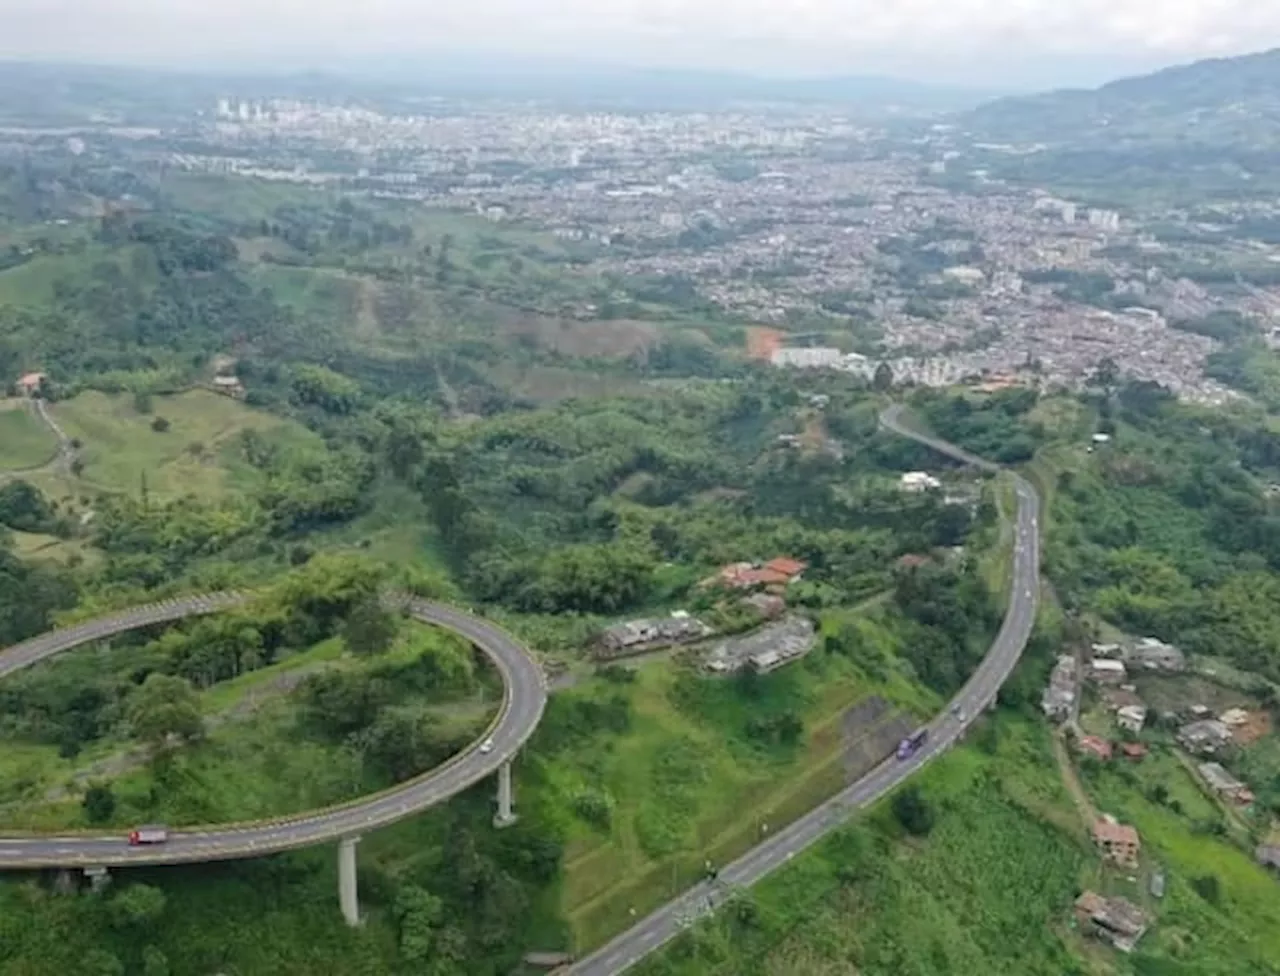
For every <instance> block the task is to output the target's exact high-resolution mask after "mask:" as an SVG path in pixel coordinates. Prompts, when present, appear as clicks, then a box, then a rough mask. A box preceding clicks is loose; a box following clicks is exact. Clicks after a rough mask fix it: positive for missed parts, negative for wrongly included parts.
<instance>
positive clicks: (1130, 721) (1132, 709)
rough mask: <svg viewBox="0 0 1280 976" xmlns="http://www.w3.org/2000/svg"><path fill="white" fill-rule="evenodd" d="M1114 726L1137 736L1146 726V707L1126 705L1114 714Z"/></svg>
mask: <svg viewBox="0 0 1280 976" xmlns="http://www.w3.org/2000/svg"><path fill="white" fill-rule="evenodd" d="M1116 724H1117V725H1119V726H1120V728H1122V729H1126V730H1128V731H1129V732H1133V733H1135V734H1137V733H1138V732H1141V731H1142V727H1143V726H1144V725H1146V724H1147V707H1146V706H1145V705H1126V706H1125V707H1124V708H1122V709H1120V710H1119V711H1117V712H1116Z"/></svg>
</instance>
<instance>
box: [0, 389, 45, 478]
mask: <svg viewBox="0 0 1280 976" xmlns="http://www.w3.org/2000/svg"><path fill="white" fill-rule="evenodd" d="M57 450H58V440H57V438H56V437H54V435H53V431H51V430H49V428H48V427H46V426H45V425H44V423H43V422H42V421H41V420H40V418H39V417H38V416H36V414H35V411H34V410H33V409H31V408H30V406H29V405H28V404H27V402H26V401H25V400H0V478H2V477H4V474H5V472H6V471H18V470H21V469H23V468H35V467H39V466H40V465H42V464H46V463H47V462H49V461H50V460H52V459H53V456H54V454H56V453H57Z"/></svg>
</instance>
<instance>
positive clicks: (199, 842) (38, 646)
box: [0, 593, 547, 869]
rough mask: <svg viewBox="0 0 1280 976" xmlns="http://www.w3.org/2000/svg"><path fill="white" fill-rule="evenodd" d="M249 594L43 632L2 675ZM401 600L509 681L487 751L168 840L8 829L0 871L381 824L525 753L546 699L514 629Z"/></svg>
mask: <svg viewBox="0 0 1280 976" xmlns="http://www.w3.org/2000/svg"><path fill="white" fill-rule="evenodd" d="M246 599H247V598H246V597H245V596H243V595H241V594H238V593H217V594H212V595H208V596H197V597H187V598H183V599H177V600H168V601H165V602H163V603H155V604H149V605H147V606H143V607H136V608H134V609H131V610H126V611H123V612H121V613H118V614H114V615H112V616H109V617H101V618H97V619H94V620H90V621H88V622H86V623H82V624H79V625H77V626H74V627H68V628H66V629H64V630H56V631H52V632H50V633H47V634H42V635H41V636H39V637H35V638H33V639H31V640H29V641H27V642H26V643H23V644H18V645H16V646H14V647H10V648H8V649H7V650H4V651H0V678H3V677H4V676H5V675H8V674H12V673H13V672H15V671H19V670H21V669H22V668H26V667H30V666H31V665H32V664H35V663H36V662H37V661H42V660H44V659H46V658H49V657H53V656H54V655H55V654H60V653H62V652H63V651H68V650H71V649H72V648H74V647H79V646H81V645H83V644H87V643H89V642H91V641H96V640H102V639H103V638H106V637H112V636H115V635H117V634H122V633H125V632H127V631H130V630H136V629H137V628H139V627H148V626H151V625H154V624H159V623H167V622H171V621H175V620H182V619H186V618H188V617H198V616H203V615H207V614H212V613H219V612H221V611H224V610H229V609H231V608H232V607H235V606H239V605H241V604H243V603H244V602H245V601H246ZM405 608H406V610H407V612H408V613H409V615H410V616H411V617H413V618H414V619H415V620H419V621H421V622H422V623H426V624H433V625H435V626H437V627H443V628H445V629H446V630H450V631H452V632H454V633H455V634H458V635H459V636H461V637H464V638H466V639H467V640H469V641H470V642H471V643H472V644H474V645H475V646H476V647H478V648H479V649H480V650H481V651H482V652H483V653H484V654H486V655H487V656H488V657H489V659H490V660H491V661H492V662H493V664H494V666H495V667H496V668H497V669H498V672H499V674H500V675H501V677H502V683H503V687H504V693H503V698H502V706H501V708H500V709H499V711H498V715H497V718H496V719H495V720H494V722H493V724H492V725H491V726H490V728H489V730H488V731H487V732H486V734H485V736H483V737H482V738H487V739H490V740H492V743H493V746H492V749H490V750H486V751H481V748H480V743H479V742H475V743H472V745H471V746H470V747H469V748H467V749H465V750H464V751H462V752H460V753H458V755H456V756H454V757H453V758H452V759H450V760H449V761H448V762H446V763H444V764H443V765H441V766H438V767H437V768H435V769H433V770H431V771H430V772H429V773H426V774H424V775H422V776H419V777H417V778H416V779H412V780H409V781H407V782H404V783H401V784H399V785H398V786H395V787H393V788H392V789H389V790H386V791H384V792H382V793H378V794H375V795H373V796H366V797H362V798H361V799H358V800H355V801H352V802H351V803H346V804H342V805H341V806H336V807H328V808H326V809H324V810H317V811H313V812H310V813H302V814H297V815H295V816H289V817H279V818H275V819H272V820H264V821H256V822H254V823H243V824H227V825H223V826H216V827H195V828H191V829H182V830H173V831H171V832H170V834H169V839H168V841H167V842H166V843H164V844H157V845H155V846H150V847H146V846H140V847H131V846H130V845H129V843H128V840H127V838H126V837H125V833H124V832H123V831H119V832H116V833H114V834H101V833H98V834H88V833H67V834H61V835H47V834H41V835H31V836H13V835H9V836H3V837H0V869H6V868H10V869H12V868H45V867H52V868H69V867H120V866H130V865H133V866H137V865H154V864H185V863H191V862H196V861H225V860H233V859H235V858H242V857H257V856H259V855H263V854H272V853H276V852H279V851H288V850H292V849H294V848H298V847H309V846H311V845H314V844H324V843H329V842H332V841H336V840H340V839H343V838H347V837H353V836H357V835H359V834H361V833H364V832H366V831H369V830H376V829H377V828H379V827H385V826H387V825H388V824H392V823H395V822H396V821H398V820H403V819H404V818H406V817H411V816H413V815H414V814H415V813H419V812H421V811H423V810H425V809H427V808H428V807H432V806H435V805H436V804H438V803H443V802H444V801H445V800H448V799H449V798H450V797H452V796H455V795H457V794H458V793H461V792H462V791H463V790H466V789H468V788H469V787H471V786H474V785H475V784H476V783H478V782H479V781H480V780H482V779H485V778H486V777H488V776H492V775H493V774H495V773H496V772H498V770H499V768H500V767H501V766H502V765H503V764H504V763H507V762H509V761H510V760H511V759H512V758H513V757H514V756H515V755H516V753H517V752H519V750H520V748H521V747H522V746H523V745H524V744H525V742H526V741H528V739H529V736H531V735H532V734H533V731H534V729H536V728H537V726H538V722H539V720H540V719H541V718H542V711H543V708H545V706H546V702H547V688H546V681H545V679H544V677H543V672H542V667H541V666H540V665H539V664H538V662H537V661H535V660H534V659H533V656H532V655H531V654H530V653H529V652H528V651H527V650H526V649H525V648H524V647H522V646H521V645H520V644H518V643H517V642H516V641H515V640H514V639H513V638H511V637H510V636H509V635H508V634H506V633H505V632H503V631H502V630H499V629H498V628H497V627H495V626H494V625H493V624H491V623H488V622H487V621H484V620H481V619H480V618H478V617H474V616H472V615H471V614H468V613H464V612H463V611H461V610H457V609H455V608H453V607H449V606H445V605H444V604H440V603H431V602H428V601H426V600H418V599H413V598H410V599H408V601H407V603H406V604H405Z"/></svg>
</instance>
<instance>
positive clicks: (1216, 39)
mask: <svg viewBox="0 0 1280 976" xmlns="http://www.w3.org/2000/svg"><path fill="white" fill-rule="evenodd" d="M1276 46H1280V0H0V57H4V58H22V59H26V60H31V59H67V58H72V59H77V60H92V61H97V62H110V63H119V62H134V61H147V62H152V63H156V62H163V63H177V64H182V63H192V62H193V61H195V62H200V63H202V64H208V63H210V62H214V61H235V62H238V63H240V64H249V63H253V64H261V63H262V62H263V61H264V60H266V59H272V58H279V59H281V60H282V61H287V62H288V63H289V64H290V65H291V66H297V65H307V66H314V67H323V66H324V65H325V64H326V62H328V61H330V60H331V59H333V58H335V57H339V58H343V59H346V58H360V57H370V56H376V55H379V54H400V55H407V54H411V53H414V54H417V53H423V54H434V53H436V52H444V51H453V52H466V53H468V54H475V55H477V56H479V55H487V56H494V55H500V54H504V53H510V54H521V55H528V56H532V57H547V56H552V57H566V56H568V57H580V58H582V59H584V60H595V61H601V60H606V59H611V58H612V59H617V60H618V61H619V62H624V63H627V64H633V65H662V66H671V67H698V68H732V69H737V70H749V71H753V72H756V73H762V74H797V73H892V74H896V75H899V76H906V77H912V78H918V79H922V80H954V81H968V82H971V83H975V84H984V85H985V84H991V83H993V82H1000V83H1008V84H1013V85H1022V84H1026V83H1035V84H1041V83H1051V82H1053V81H1055V80H1056V81H1058V82H1060V83H1068V82H1074V81H1077V80H1095V79H1097V78H1099V77H1102V76H1114V75H1119V74H1122V73H1125V72H1129V71H1136V70H1145V69H1147V68H1150V67H1153V66H1158V65H1162V64H1169V63H1174V62H1178V61H1186V60H1192V59H1195V58H1198V57H1204V56H1209V55H1218V54H1235V53H1241V52H1244V51H1249V50H1260V49H1263V48H1267V47H1276Z"/></svg>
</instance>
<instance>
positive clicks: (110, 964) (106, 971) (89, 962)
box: [79, 949, 124, 976]
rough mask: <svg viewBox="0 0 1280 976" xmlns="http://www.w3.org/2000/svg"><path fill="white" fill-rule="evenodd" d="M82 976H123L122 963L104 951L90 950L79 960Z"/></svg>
mask: <svg viewBox="0 0 1280 976" xmlns="http://www.w3.org/2000/svg"><path fill="white" fill-rule="evenodd" d="M79 971H80V973H81V974H83V976H124V963H122V962H121V961H120V960H119V959H118V958H116V957H115V956H114V955H112V954H111V953H110V952H107V950H106V949H90V950H89V951H88V952H86V953H85V954H84V955H83V956H82V957H81V959H80V967H79Z"/></svg>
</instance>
